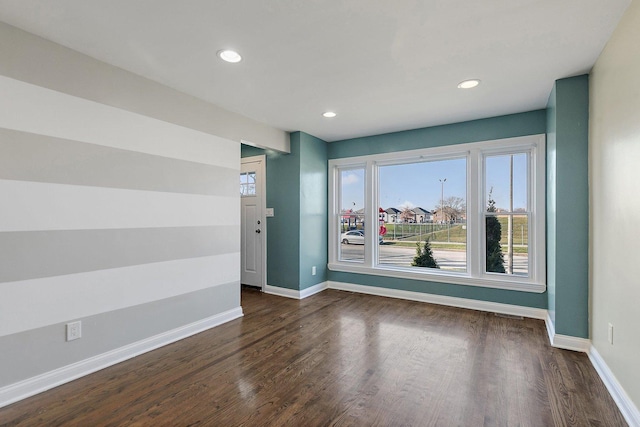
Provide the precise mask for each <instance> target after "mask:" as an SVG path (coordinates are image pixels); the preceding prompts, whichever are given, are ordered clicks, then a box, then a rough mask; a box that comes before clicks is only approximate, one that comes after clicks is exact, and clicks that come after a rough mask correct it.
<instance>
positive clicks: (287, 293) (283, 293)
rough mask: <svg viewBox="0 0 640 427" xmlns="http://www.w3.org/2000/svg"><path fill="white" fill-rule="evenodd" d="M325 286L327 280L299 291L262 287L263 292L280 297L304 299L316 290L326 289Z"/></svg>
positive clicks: (268, 286) (269, 286) (316, 291)
mask: <svg viewBox="0 0 640 427" xmlns="http://www.w3.org/2000/svg"><path fill="white" fill-rule="evenodd" d="M327 287H328V286H327V282H322V283H318V284H317V285H313V286H311V287H309V288H306V289H303V290H301V291H298V290H295V289H287V288H280V287H278V286H271V285H267V286H265V288H264V293H265V294H271V295H277V296H280V297H286V298H293V299H304V298H307V297H310V296H311V295H315V294H317V293H318V292H322V291H324V290H325V289H327Z"/></svg>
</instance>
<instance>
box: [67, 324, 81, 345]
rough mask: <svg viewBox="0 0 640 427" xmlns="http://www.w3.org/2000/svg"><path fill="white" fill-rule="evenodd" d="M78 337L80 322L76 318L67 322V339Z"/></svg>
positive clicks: (79, 335)
mask: <svg viewBox="0 0 640 427" xmlns="http://www.w3.org/2000/svg"><path fill="white" fill-rule="evenodd" d="M80 337H82V322H81V321H80V320H78V321H77V322H70V323H67V341H73V340H77V339H78V338H80Z"/></svg>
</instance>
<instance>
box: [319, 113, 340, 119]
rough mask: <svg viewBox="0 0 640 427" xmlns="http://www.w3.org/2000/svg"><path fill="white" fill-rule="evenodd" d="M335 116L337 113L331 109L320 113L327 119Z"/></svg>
mask: <svg viewBox="0 0 640 427" xmlns="http://www.w3.org/2000/svg"><path fill="white" fill-rule="evenodd" d="M335 116H337V114H336V113H334V112H333V111H325V112H324V113H322V117H326V118H327V119H330V118H332V117H335Z"/></svg>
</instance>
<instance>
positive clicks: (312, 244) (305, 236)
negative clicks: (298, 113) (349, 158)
mask: <svg viewBox="0 0 640 427" xmlns="http://www.w3.org/2000/svg"><path fill="white" fill-rule="evenodd" d="M297 136H298V137H299V138H300V152H301V156H300V189H299V191H300V290H302V289H306V288H308V287H311V286H313V285H316V284H318V283H322V282H324V281H326V280H327V236H328V234H329V233H328V206H327V203H328V193H327V185H328V184H327V181H328V176H327V143H326V142H325V141H323V140H321V139H318V138H316V137H313V136H311V135H308V134H306V133H303V132H299V133H297ZM292 138H293V137H292ZM312 266H316V275H315V276H313V275H311V267H312Z"/></svg>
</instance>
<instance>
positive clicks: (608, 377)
mask: <svg viewBox="0 0 640 427" xmlns="http://www.w3.org/2000/svg"><path fill="white" fill-rule="evenodd" d="M588 355H589V360H591V364H593V367H594V368H595V369H596V371H597V372H598V375H600V378H601V379H602V382H603V383H604V385H605V386H606V387H607V390H609V394H610V395H611V397H612V398H613V400H614V401H615V402H616V405H618V409H620V412H622V416H623V417H624V419H625V420H626V421H627V423H628V424H629V427H640V411H638V408H637V407H636V405H634V403H633V402H632V401H631V399H630V398H629V396H628V395H627V393H626V392H625V391H624V389H623V388H622V386H621V385H620V383H619V382H618V380H617V379H616V377H615V375H613V372H611V369H609V366H607V364H606V363H605V361H604V359H603V358H602V356H600V353H598V351H597V350H596V348H595V347H594V346H591V348H590V349H589V353H588Z"/></svg>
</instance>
